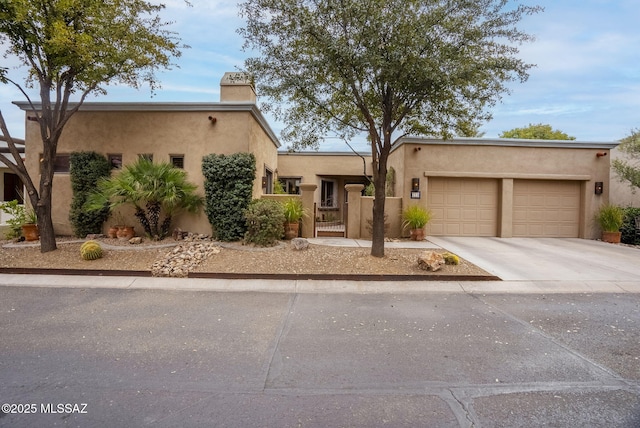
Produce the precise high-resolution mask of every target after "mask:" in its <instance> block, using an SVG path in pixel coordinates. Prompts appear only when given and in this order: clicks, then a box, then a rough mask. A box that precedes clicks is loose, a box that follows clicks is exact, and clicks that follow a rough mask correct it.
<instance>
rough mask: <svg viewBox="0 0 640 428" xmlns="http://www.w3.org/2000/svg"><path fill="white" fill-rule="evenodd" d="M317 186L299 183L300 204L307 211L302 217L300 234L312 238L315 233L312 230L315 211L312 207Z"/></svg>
mask: <svg viewBox="0 0 640 428" xmlns="http://www.w3.org/2000/svg"><path fill="white" fill-rule="evenodd" d="M317 188H318V185H317V184H310V183H301V184H300V194H301V195H302V196H301V199H302V206H303V207H304V209H305V212H306V213H307V215H306V216H304V217H302V231H301V232H300V235H301V236H302V237H303V238H313V235H314V234H315V233H314V232H315V231H314V230H313V225H314V220H315V218H314V217H315V215H316V213H315V211H314V209H313V202H314V201H315V193H316V189H317Z"/></svg>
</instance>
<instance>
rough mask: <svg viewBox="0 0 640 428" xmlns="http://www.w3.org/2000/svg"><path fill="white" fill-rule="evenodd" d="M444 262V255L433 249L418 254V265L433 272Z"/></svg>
mask: <svg viewBox="0 0 640 428" xmlns="http://www.w3.org/2000/svg"><path fill="white" fill-rule="evenodd" d="M443 264H444V257H442V254H440V253H436V252H435V251H425V252H424V253H422V254H420V256H418V267H419V268H420V269H424V270H428V271H431V272H435V271H437V270H439V269H440V267H442V265H443Z"/></svg>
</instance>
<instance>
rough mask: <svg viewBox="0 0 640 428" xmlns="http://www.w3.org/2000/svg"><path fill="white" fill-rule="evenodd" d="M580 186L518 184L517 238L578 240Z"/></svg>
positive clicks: (515, 207) (535, 182)
mask: <svg viewBox="0 0 640 428" xmlns="http://www.w3.org/2000/svg"><path fill="white" fill-rule="evenodd" d="M579 224H580V182H578V181H546V180H515V181H514V183H513V236H519V237H547V238H577V237H578V234H579Z"/></svg>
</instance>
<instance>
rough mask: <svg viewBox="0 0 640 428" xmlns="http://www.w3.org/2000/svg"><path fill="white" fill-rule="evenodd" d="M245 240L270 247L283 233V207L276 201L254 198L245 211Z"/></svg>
mask: <svg viewBox="0 0 640 428" xmlns="http://www.w3.org/2000/svg"><path fill="white" fill-rule="evenodd" d="M245 219H246V225H247V233H246V234H245V238H244V240H245V242H247V243H252V244H256V245H260V246H262V247H271V246H273V245H275V244H276V243H277V242H278V240H279V239H281V238H282V236H283V235H284V221H285V217H284V208H283V207H282V204H281V203H280V202H278V201H274V200H271V199H256V200H254V201H253V202H251V204H249V208H248V209H247V210H246V211H245Z"/></svg>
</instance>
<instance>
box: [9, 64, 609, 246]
mask: <svg viewBox="0 0 640 428" xmlns="http://www.w3.org/2000/svg"><path fill="white" fill-rule="evenodd" d="M220 92H221V94H220V102H217V103H85V104H83V106H82V107H81V109H80V110H79V111H78V113H77V114H76V115H74V117H73V118H72V119H71V121H70V122H69V124H68V125H67V127H66V128H65V131H64V133H63V136H62V138H61V141H60V145H59V149H58V153H59V159H58V160H59V162H58V168H59V169H58V172H57V173H56V176H55V183H54V191H55V197H54V211H53V213H54V214H53V216H54V225H55V227H56V232H57V233H58V234H70V233H71V227H70V225H69V221H68V211H69V206H70V201H71V186H70V182H69V176H68V173H67V172H66V171H68V155H69V153H71V152H73V151H79V150H95V151H97V152H100V153H103V154H105V155H106V156H108V158H109V159H110V160H111V162H112V164H113V165H114V167H116V168H117V167H121V165H122V164H127V163H130V162H132V161H134V160H135V159H136V158H137V157H138V156H149V157H152V158H153V159H154V160H164V161H170V162H173V163H174V164H175V165H176V166H179V167H182V168H184V169H185V170H186V171H187V172H188V174H189V178H190V180H192V181H193V182H195V183H196V184H198V186H200V188H201V189H202V184H203V176H202V173H201V162H202V158H203V156H206V155H208V154H210V153H225V154H231V153H236V152H252V153H254V154H255V156H256V159H257V173H256V175H257V177H256V180H255V182H254V192H253V196H254V197H255V198H258V197H261V195H264V194H269V193H271V192H272V190H273V183H274V180H276V179H278V180H280V182H281V183H282V184H283V187H284V189H285V191H286V192H288V193H300V190H301V189H302V190H303V193H305V195H303V200H305V201H306V203H307V205H309V209H315V212H314V214H313V215H312V216H311V217H312V220H317V224H316V225H317V226H318V225H319V227H322V226H323V225H326V224H329V223H336V224H342V223H346V226H347V228H346V229H347V230H346V231H344V227H343V228H338V229H337V231H338V234H344V235H346V236H350V237H367V235H368V232H367V225H366V223H367V220H368V219H370V218H371V206H372V200H371V198H370V197H369V198H367V197H362V189H363V188H364V186H365V185H366V184H368V183H369V179H368V177H371V156H370V155H368V154H356V153H351V152H349V153H326V152H324V153H323V152H309V153H289V152H278V148H279V147H280V143H279V142H278V139H277V137H276V136H275V135H274V133H273V131H272V130H271V128H270V127H269V124H268V123H267V122H266V120H265V118H264V117H263V116H262V114H261V113H260V110H259V109H258V108H257V106H256V94H255V92H254V90H253V87H252V86H251V84H250V81H249V80H248V79H246V78H245V76H244V75H242V74H241V73H227V74H225V76H224V77H223V79H222V81H221V91H220ZM16 104H18V105H19V106H20V107H21V108H22V109H24V110H27V109H28V105H27V104H25V103H16ZM29 115H30V113H29V112H28V111H27V113H26V116H27V118H28V117H29ZM25 124H26V161H27V164H28V167H29V168H30V169H31V171H37V169H38V164H39V160H40V153H39V151H38V146H39V144H38V141H39V135H38V132H39V131H38V129H37V123H35V122H33V121H31V120H26V121H25ZM616 145H617V143H593V142H576V141H535V140H508V139H453V140H448V141H445V140H438V139H425V138H411V137H403V138H401V139H399V140H398V141H396V142H395V144H394V149H393V150H392V153H391V155H390V156H389V167H390V168H392V169H393V171H394V173H395V174H394V176H395V178H394V180H392V183H391V184H390V193H391V194H392V195H393V196H392V197H389V198H388V200H389V201H388V210H387V212H388V213H389V220H388V221H389V228H388V229H389V232H388V233H389V235H390V236H401V235H403V236H406V235H407V231H403V230H402V228H401V222H400V213H401V211H402V209H403V207H406V206H408V205H409V204H419V205H421V206H424V207H425V208H428V209H430V210H431V211H432V212H433V214H434V216H433V220H432V221H431V222H430V224H429V225H428V229H427V232H428V233H429V234H431V235H454V236H460V235H465V236H495V237H514V236H536V237H539V236H546V237H580V238H596V237H598V236H599V231H598V229H597V226H596V225H595V224H594V223H593V221H592V219H593V216H594V214H595V212H596V210H597V209H598V207H599V206H600V205H601V204H602V203H605V202H608V201H609V197H610V191H611V189H610V187H611V186H610V185H611V180H610V167H609V166H610V164H609V161H610V158H611V156H610V151H611V150H612V149H614V148H615V147H616ZM65 162H66V164H65ZM202 193H204V192H203V191H202ZM313 205H315V207H313ZM312 224H313V221H311V222H307V227H306V230H303V234H304V236H313V235H314V234H315V233H316V232H315V228H313V229H311V228H310V226H309V225H312ZM176 226H178V227H181V228H182V229H184V230H189V231H194V232H201V233H209V232H210V229H211V227H210V225H209V223H208V221H207V219H206V216H205V215H204V213H200V214H198V215H182V216H181V217H180V218H178V219H177V221H176ZM138 232H139V233H141V232H142V230H138Z"/></svg>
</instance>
